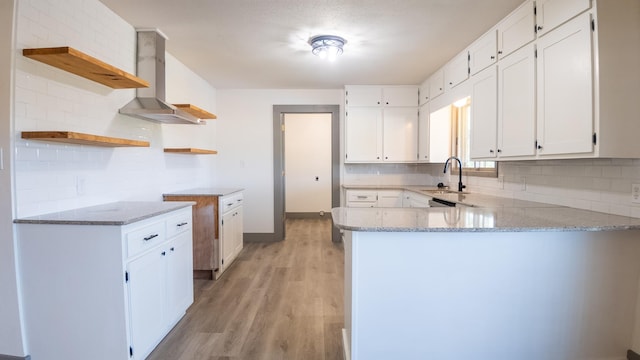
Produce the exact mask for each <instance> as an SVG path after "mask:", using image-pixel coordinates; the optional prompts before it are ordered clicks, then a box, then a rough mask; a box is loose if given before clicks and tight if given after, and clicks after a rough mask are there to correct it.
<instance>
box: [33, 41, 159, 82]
mask: <svg viewBox="0 0 640 360" xmlns="http://www.w3.org/2000/svg"><path fill="white" fill-rule="evenodd" d="M22 55H24V56H26V57H28V58H31V59H34V60H38V61H40V62H43V63H45V64H48V65H51V66H54V67H57V68H59V69H62V70H65V71H68V72H70V73H73V74H76V75H78V76H82V77H84V78H87V79H89V80H92V81H95V82H98V83H100V84H102V85H106V86H108V87H111V88H113V89H133V88H143V87H149V83H148V82H147V81H146V80H143V79H140V78H139V77H137V76H135V75H132V74H129V73H128V72H126V71H123V70H121V69H118V68H116V67H114V66H111V65H109V64H107V63H104V62H102V61H100V60H98V59H96V58H94V57H92V56H89V55H87V54H85V53H83V52H81V51H78V50H76V49H74V48H71V47H68V46H65V47H55V48H37V49H23V50H22Z"/></svg>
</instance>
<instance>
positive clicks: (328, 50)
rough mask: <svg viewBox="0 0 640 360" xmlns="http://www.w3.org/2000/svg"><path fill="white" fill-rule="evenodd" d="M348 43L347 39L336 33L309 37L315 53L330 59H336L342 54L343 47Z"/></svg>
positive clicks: (322, 57)
mask: <svg viewBox="0 0 640 360" xmlns="http://www.w3.org/2000/svg"><path fill="white" fill-rule="evenodd" d="M346 43H347V41H346V40H345V39H343V38H341V37H340V36H335V35H318V36H313V37H311V38H309V45H311V52H312V53H313V55H316V56H319V57H320V58H321V59H329V61H333V60H335V59H336V58H337V57H338V55H340V54H342V47H343V46H344V44H346Z"/></svg>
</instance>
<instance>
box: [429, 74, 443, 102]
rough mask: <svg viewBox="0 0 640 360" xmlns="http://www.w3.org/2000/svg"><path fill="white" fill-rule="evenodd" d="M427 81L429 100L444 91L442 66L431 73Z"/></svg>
mask: <svg viewBox="0 0 640 360" xmlns="http://www.w3.org/2000/svg"><path fill="white" fill-rule="evenodd" d="M428 81H429V96H430V97H431V99H430V100H433V99H435V98H436V97H438V96H439V95H441V94H443V93H444V71H443V69H442V68H440V69H438V70H437V71H436V72H434V73H433V74H431V76H430V77H429V80H428Z"/></svg>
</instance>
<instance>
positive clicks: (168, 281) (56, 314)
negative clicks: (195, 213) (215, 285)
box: [17, 206, 193, 360]
mask: <svg viewBox="0 0 640 360" xmlns="http://www.w3.org/2000/svg"><path fill="white" fill-rule="evenodd" d="M17 232H18V247H19V254H20V261H19V264H20V275H21V278H22V284H23V288H22V298H23V305H24V319H25V329H26V338H27V339H28V352H29V354H30V355H31V357H32V358H33V359H47V360H74V359H95V360H117V359H122V360H130V359H144V358H146V357H147V356H148V355H149V353H150V352H151V351H152V350H153V349H154V348H155V347H156V345H157V344H158V343H159V342H160V341H161V340H162V338H163V337H164V336H165V335H166V334H167V333H168V332H169V331H170V330H171V328H172V327H173V326H174V325H175V324H176V323H177V322H178V321H179V320H180V318H182V316H183V315H184V314H185V311H186V309H187V308H188V307H189V305H190V304H191V303H192V302H193V276H192V269H193V265H192V264H193V262H192V261H193V257H192V223H191V207H190V206H189V207H186V208H182V209H179V210H174V211H171V212H168V213H165V214H162V215H157V216H154V217H150V218H147V219H144V220H141V221H137V222H134V223H130V224H127V225H72V224H33V223H19V224H18V225H17Z"/></svg>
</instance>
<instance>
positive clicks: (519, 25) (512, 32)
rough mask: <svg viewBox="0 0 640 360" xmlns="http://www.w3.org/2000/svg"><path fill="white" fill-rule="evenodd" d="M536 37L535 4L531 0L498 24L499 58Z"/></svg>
mask: <svg viewBox="0 0 640 360" xmlns="http://www.w3.org/2000/svg"><path fill="white" fill-rule="evenodd" d="M535 38H536V33H535V14H534V4H533V1H532V0H529V1H527V2H526V3H524V4H522V5H521V6H520V7H519V8H517V9H516V10H514V11H513V12H512V13H511V14H509V15H508V16H507V17H506V18H504V20H502V21H501V22H500V23H499V24H498V58H500V59H502V58H504V57H505V56H507V55H509V54H511V53H512V52H514V51H516V50H518V49H519V48H521V47H523V46H525V45H526V44H528V43H530V42H531V41H533V40H534V39H535Z"/></svg>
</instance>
